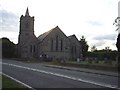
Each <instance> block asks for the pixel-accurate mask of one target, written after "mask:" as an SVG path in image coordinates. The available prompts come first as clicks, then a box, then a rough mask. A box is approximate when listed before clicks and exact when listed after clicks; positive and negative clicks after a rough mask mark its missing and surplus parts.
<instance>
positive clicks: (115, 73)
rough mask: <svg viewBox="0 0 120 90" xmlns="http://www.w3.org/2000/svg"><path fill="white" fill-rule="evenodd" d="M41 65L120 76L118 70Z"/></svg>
mask: <svg viewBox="0 0 120 90" xmlns="http://www.w3.org/2000/svg"><path fill="white" fill-rule="evenodd" d="M41 65H42V66H45V67H52V68H59V69H66V70H73V71H78V72H85V73H93V74H99V75H107V76H114V77H118V76H119V74H118V73H117V72H109V71H102V70H94V69H88V68H75V67H68V66H58V65H48V64H41Z"/></svg>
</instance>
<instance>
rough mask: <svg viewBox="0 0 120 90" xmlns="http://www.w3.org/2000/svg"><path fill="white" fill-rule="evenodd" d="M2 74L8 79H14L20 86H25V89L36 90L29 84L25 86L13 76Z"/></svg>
mask: <svg viewBox="0 0 120 90" xmlns="http://www.w3.org/2000/svg"><path fill="white" fill-rule="evenodd" d="M2 74H3V75H4V76H6V77H8V78H10V79H12V80H14V81H16V82H18V83H19V84H21V85H23V86H25V87H27V88H29V89H31V90H36V89H34V88H32V87H31V86H29V85H27V84H25V83H23V82H21V81H19V80H17V79H15V78H13V77H11V76H9V75H7V74H5V73H3V72H2Z"/></svg>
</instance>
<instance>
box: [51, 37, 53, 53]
mask: <svg viewBox="0 0 120 90" xmlns="http://www.w3.org/2000/svg"><path fill="white" fill-rule="evenodd" d="M51 51H53V39H51Z"/></svg>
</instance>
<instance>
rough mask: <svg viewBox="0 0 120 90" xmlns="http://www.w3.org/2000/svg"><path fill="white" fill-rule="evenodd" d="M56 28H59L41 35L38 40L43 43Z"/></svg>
mask: <svg viewBox="0 0 120 90" xmlns="http://www.w3.org/2000/svg"><path fill="white" fill-rule="evenodd" d="M56 28H58V26H56V27H55V28H53V29H51V30H49V31H48V32H45V33H43V34H41V35H40V36H38V40H39V41H43V40H44V38H46V37H47V36H48V35H49V34H50V32H52V31H53V30H54V29H56Z"/></svg>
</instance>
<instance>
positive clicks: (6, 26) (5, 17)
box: [0, 10, 19, 32]
mask: <svg viewBox="0 0 120 90" xmlns="http://www.w3.org/2000/svg"><path fill="white" fill-rule="evenodd" d="M0 18H1V21H0V28H2V31H5V32H6V31H15V30H16V29H17V27H18V19H19V17H18V16H17V15H15V14H14V13H12V12H8V11H6V10H0Z"/></svg>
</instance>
